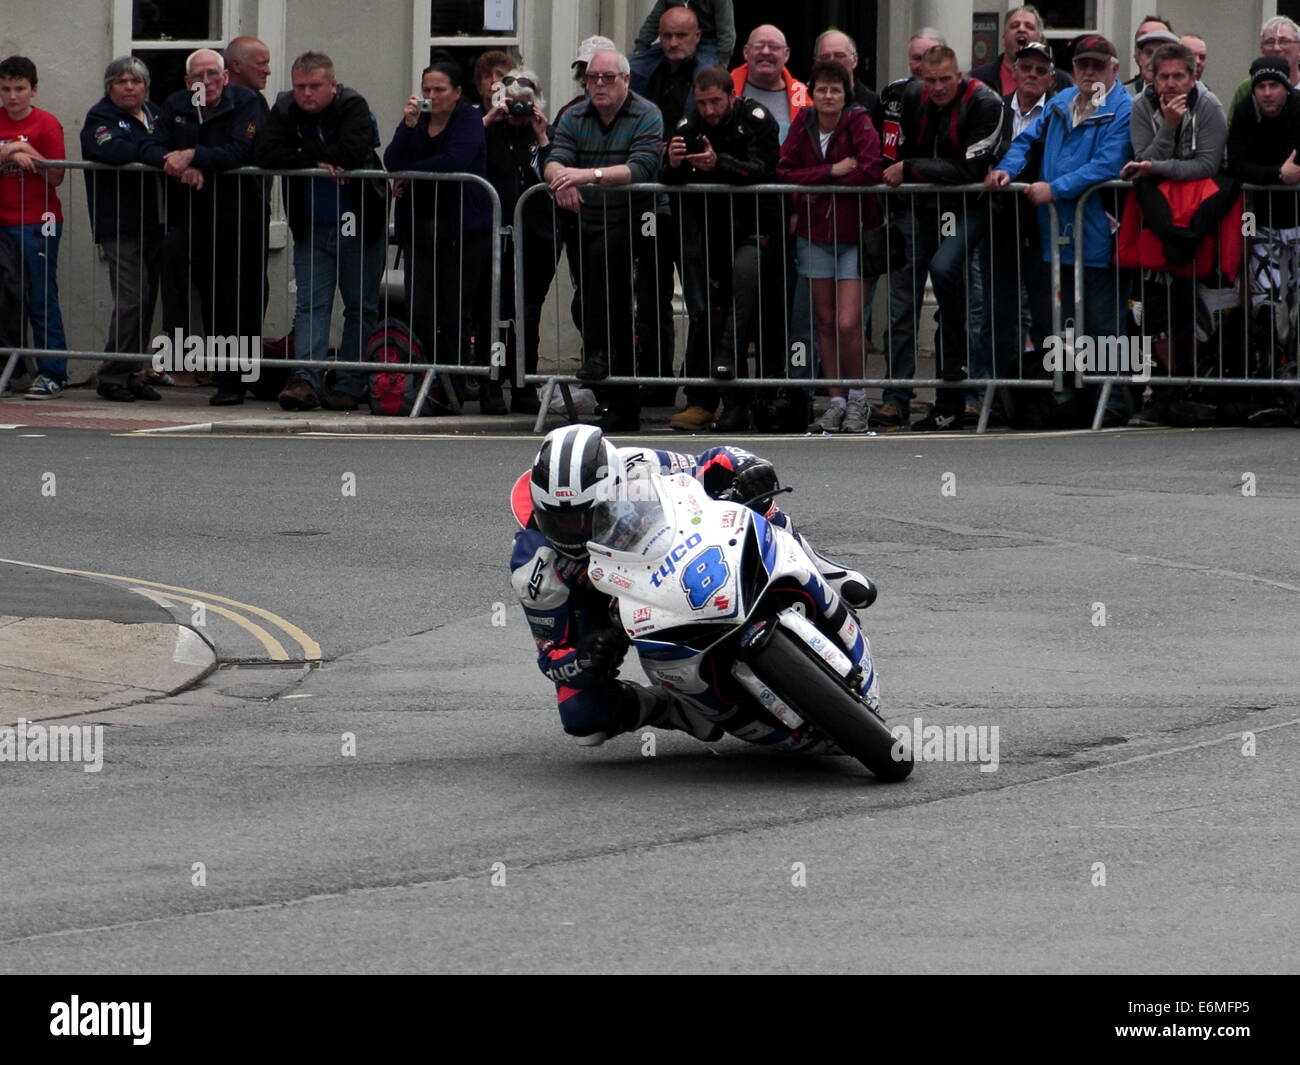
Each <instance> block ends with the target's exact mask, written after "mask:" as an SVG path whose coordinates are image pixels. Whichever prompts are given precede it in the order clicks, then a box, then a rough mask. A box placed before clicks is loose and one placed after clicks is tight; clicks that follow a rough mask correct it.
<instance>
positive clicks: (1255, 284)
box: [1071, 181, 1300, 429]
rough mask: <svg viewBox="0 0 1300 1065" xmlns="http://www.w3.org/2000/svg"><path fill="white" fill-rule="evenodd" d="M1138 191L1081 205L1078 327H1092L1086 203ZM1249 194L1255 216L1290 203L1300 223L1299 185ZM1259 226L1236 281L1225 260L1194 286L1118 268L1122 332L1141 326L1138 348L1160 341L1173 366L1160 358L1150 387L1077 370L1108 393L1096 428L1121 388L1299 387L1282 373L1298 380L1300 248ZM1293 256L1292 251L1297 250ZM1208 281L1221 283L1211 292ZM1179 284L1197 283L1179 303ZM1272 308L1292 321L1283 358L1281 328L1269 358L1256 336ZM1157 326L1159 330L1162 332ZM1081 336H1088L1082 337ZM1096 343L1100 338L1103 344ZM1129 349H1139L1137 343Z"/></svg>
mask: <svg viewBox="0 0 1300 1065" xmlns="http://www.w3.org/2000/svg"><path fill="white" fill-rule="evenodd" d="M1134 188H1135V186H1134V184H1132V183H1130V182H1128V181H1107V182H1103V183H1101V184H1098V185H1094V186H1092V187H1091V188H1089V189H1088V190H1087V191H1086V192H1084V194H1083V195H1082V196H1081V197H1080V198H1079V203H1078V207H1077V209H1076V211H1075V218H1074V229H1073V233H1072V235H1071V236H1072V239H1073V241H1074V244H1075V254H1074V260H1075V261H1074V279H1075V280H1074V319H1073V321H1074V322H1075V323H1085V322H1086V321H1087V319H1086V318H1085V317H1084V315H1085V311H1086V306H1087V301H1086V289H1087V285H1086V284H1085V281H1084V277H1085V275H1084V270H1085V264H1084V256H1083V255H1082V254H1080V249H1081V246H1082V240H1083V226H1084V212H1085V209H1086V207H1087V204H1088V202H1089V201H1090V200H1091V199H1092V198H1093V197H1094V196H1097V195H1100V194H1102V193H1103V192H1104V191H1105V190H1111V189H1119V190H1126V191H1127V194H1128V195H1134ZM1241 189H1242V191H1243V193H1244V198H1245V203H1244V209H1245V211H1246V212H1248V213H1252V212H1253V213H1255V214H1257V213H1258V212H1256V211H1255V208H1256V207H1257V206H1258V197H1260V196H1261V195H1265V196H1268V197H1270V199H1271V198H1272V197H1273V196H1279V195H1281V196H1286V197H1289V198H1290V199H1291V200H1292V203H1293V204H1294V209H1295V211H1296V214H1297V217H1300V189H1297V187H1296V186H1294V185H1249V184H1243V185H1242V186H1241ZM1229 210H1230V211H1231V208H1230V209H1229ZM1231 218H1232V216H1231V215H1230V216H1229V220H1228V222H1227V224H1228V225H1231ZM1298 224H1300V223H1298ZM1147 228H1148V227H1147V225H1146V220H1145V218H1143V219H1142V220H1141V222H1140V225H1139V235H1140V234H1141V233H1143V232H1145V231H1146V230H1147ZM1220 228H1221V226H1219V225H1216V226H1215V227H1214V232H1215V233H1216V235H1217V234H1218V233H1219V232H1220ZM1259 228H1261V227H1259V226H1257V225H1253V224H1247V223H1245V222H1243V223H1242V224H1241V239H1242V250H1241V262H1240V267H1239V270H1238V273H1237V275H1236V277H1235V278H1232V279H1228V278H1226V277H1225V276H1224V275H1223V274H1222V273H1221V271H1220V269H1219V267H1220V266H1221V265H1222V261H1221V259H1219V258H1216V261H1215V263H1214V265H1213V268H1212V269H1211V270H1209V271H1207V272H1206V273H1204V274H1199V275H1198V276H1192V277H1190V278H1187V277H1185V276H1182V275H1175V274H1173V272H1172V271H1170V270H1167V269H1166V270H1161V269H1156V268H1149V267H1148V268H1140V267H1139V268H1137V269H1126V268H1123V267H1120V266H1119V265H1118V263H1116V264H1115V265H1114V266H1113V267H1112V270H1113V277H1114V285H1115V296H1116V301H1117V303H1118V305H1119V310H1120V314H1119V318H1120V326H1119V327H1118V328H1119V330H1120V334H1121V337H1122V333H1123V326H1124V325H1128V324H1132V325H1134V326H1135V327H1136V328H1137V330H1138V334H1137V335H1136V336H1135V337H1134V338H1133V340H1138V339H1144V340H1145V339H1149V340H1151V341H1153V342H1154V343H1163V344H1164V346H1165V358H1164V359H1163V360H1156V362H1155V365H1151V366H1149V367H1148V370H1149V373H1150V378H1149V380H1141V379H1140V377H1141V376H1142V375H1135V374H1133V373H1131V372H1129V373H1125V372H1088V371H1081V370H1076V372H1075V374H1074V378H1075V382H1076V384H1077V385H1078V386H1083V385H1100V386H1101V391H1100V394H1099V396H1098V400H1097V407H1096V411H1095V412H1094V417H1093V423H1092V427H1093V428H1094V429H1098V428H1100V427H1101V424H1102V421H1103V418H1104V415H1105V410H1106V406H1107V403H1108V401H1109V399H1110V397H1111V395H1112V394H1113V391H1114V389H1115V388H1116V387H1129V388H1133V389H1138V388H1139V386H1141V387H1143V388H1144V387H1145V386H1147V385H1150V386H1151V387H1152V389H1153V394H1154V390H1155V389H1157V388H1161V389H1167V388H1189V389H1190V388H1202V389H1217V388H1226V389H1237V390H1240V389H1274V388H1278V389H1296V388H1300V379H1297V378H1296V377H1295V376H1292V375H1281V374H1279V370H1282V369H1286V368H1288V367H1289V368H1290V369H1291V370H1292V371H1293V372H1294V369H1295V365H1296V339H1297V333H1298V332H1300V329H1298V328H1297V324H1298V320H1300V318H1298V313H1297V312H1300V269H1297V267H1300V240H1290V239H1285V238H1284V239H1281V240H1276V241H1273V240H1268V239H1267V238H1266V237H1265V236H1263V235H1260V234H1259V233H1258V229H1259ZM1263 228H1265V229H1268V228H1271V227H1263ZM1297 236H1300V234H1297ZM1119 237H1120V233H1119V232H1117V233H1116V240H1118V239H1119ZM1264 243H1267V244H1268V248H1267V250H1263V251H1260V245H1261V244H1264ZM1288 248H1290V249H1293V251H1290V252H1289V251H1288ZM1215 251H1216V256H1218V255H1221V248H1220V242H1219V241H1218V240H1216V241H1215ZM1257 252H1258V254H1256V253H1257ZM1207 280H1213V281H1218V282H1220V283H1219V284H1217V285H1214V284H1206V283H1205V282H1206V281H1207ZM1178 281H1184V282H1190V283H1189V284H1182V285H1180V286H1178V294H1177V296H1175V285H1176V284H1177V282H1178ZM1256 304H1258V306H1257V305H1256ZM1266 306H1271V307H1273V308H1282V309H1283V310H1284V316H1285V321H1284V324H1283V329H1282V330H1281V332H1282V333H1283V334H1284V335H1283V337H1282V342H1283V343H1284V344H1285V345H1286V346H1285V348H1283V349H1282V350H1279V345H1278V330H1276V329H1273V328H1270V329H1269V335H1268V338H1267V343H1266V345H1265V346H1266V347H1267V351H1266V352H1261V351H1259V350H1258V348H1259V347H1260V346H1261V345H1260V344H1259V343H1258V340H1257V337H1256V336H1254V335H1252V331H1253V329H1254V328H1255V323H1254V322H1253V319H1255V318H1256V317H1257V314H1258V311H1259V310H1261V309H1262V308H1264V307H1266ZM1126 312H1127V313H1126ZM1153 320H1154V322H1155V323H1157V324H1156V325H1155V327H1154V328H1153V327H1152V322H1153ZM1160 323H1163V326H1161V324H1160ZM1237 323H1239V324H1240V329H1239V330H1237V329H1233V328H1232V327H1233V325H1234V324H1237ZM1271 324H1272V323H1270V325H1271ZM1189 325H1190V329H1189ZM1202 331H1205V332H1207V334H1208V335H1207V336H1206V337H1205V339H1202V338H1201V336H1200V333H1201V332H1202ZM1078 332H1079V333H1080V334H1082V332H1083V331H1082V330H1078ZM1153 333H1154V335H1153ZM1176 334H1177V335H1176ZM1188 338H1190V345H1188V344H1186V343H1183V344H1176V343H1175V340H1176V339H1177V340H1184V341H1186V340H1187V339H1188ZM1096 339H1098V338H1094V340H1096ZM1124 339H1127V338H1124ZM1127 346H1128V347H1131V346H1132V344H1131V343H1130V344H1128V345H1127ZM1188 348H1190V350H1187V349H1188ZM1207 349H1208V350H1207ZM1261 358H1263V362H1264V363H1266V365H1267V372H1266V373H1263V372H1255V373H1253V374H1252V373H1250V372H1246V371H1250V370H1252V369H1253V370H1255V371H1262V370H1263V369H1264V365H1263V364H1262V363H1261ZM1189 365H1190V368H1191V372H1190V373H1187V372H1175V369H1176V367H1177V368H1178V369H1185V368H1186V367H1188V366H1189Z"/></svg>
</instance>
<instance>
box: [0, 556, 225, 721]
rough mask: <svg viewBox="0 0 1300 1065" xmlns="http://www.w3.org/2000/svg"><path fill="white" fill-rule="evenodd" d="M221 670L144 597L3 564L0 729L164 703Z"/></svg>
mask: <svg viewBox="0 0 1300 1065" xmlns="http://www.w3.org/2000/svg"><path fill="white" fill-rule="evenodd" d="M216 664H217V659H216V653H215V651H214V650H213V648H212V647H211V645H210V644H209V643H208V642H207V640H206V639H205V638H204V637H203V636H202V635H201V634H200V633H199V632H198V631H197V630H196V629H193V628H191V627H189V626H186V625H181V624H178V623H177V622H176V620H175V619H174V618H173V617H172V615H171V614H170V613H169V612H168V611H167V610H165V609H164V608H163V607H162V606H160V605H159V604H157V603H155V602H153V601H152V600H150V599H149V598H147V597H146V596H144V595H143V594H140V593H138V592H134V591H130V590H127V589H123V588H120V587H117V586H115V585H112V584H108V583H104V582H101V581H97V580H92V579H90V578H86V577H80V576H74V575H72V574H68V573H63V572H60V571H58V570H55V569H46V568H43V567H35V566H18V565H12V564H8V563H0V725H14V724H16V723H17V722H18V719H19V718H25V719H26V720H28V721H42V720H48V719H52V718H63V717H70V716H74V715H78V714H89V713H96V712H99V711H103V710H113V709H117V708H119V707H124V706H134V705H137V704H139V703H143V702H150V701H152V700H155V699H161V698H164V697H166V696H169V695H175V694H177V693H178V692H181V691H184V690H185V689H187V688H190V687H192V686H193V685H195V684H197V683H198V682H199V681H201V680H202V679H203V678H204V677H206V676H207V675H208V674H209V673H210V672H211V671H212V670H213V669H215V668H216Z"/></svg>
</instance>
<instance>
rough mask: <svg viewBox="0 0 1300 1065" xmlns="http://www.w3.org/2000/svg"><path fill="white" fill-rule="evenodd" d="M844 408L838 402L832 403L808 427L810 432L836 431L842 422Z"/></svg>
mask: <svg viewBox="0 0 1300 1065" xmlns="http://www.w3.org/2000/svg"><path fill="white" fill-rule="evenodd" d="M844 411H845V408H844V407H841V406H840V405H839V404H838V403H832V404H831V405H830V406H829V407H827V408H826V412H825V413H824V414H823V415H822V416H821V417H820V418H818V419H817V420H816V421H815V422H813V423H812V425H810V426H809V427H808V429H809V431H810V432H814V433H838V432H839V431H840V426H841V425H843V424H844Z"/></svg>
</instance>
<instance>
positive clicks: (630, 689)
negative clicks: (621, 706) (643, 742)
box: [622, 681, 725, 743]
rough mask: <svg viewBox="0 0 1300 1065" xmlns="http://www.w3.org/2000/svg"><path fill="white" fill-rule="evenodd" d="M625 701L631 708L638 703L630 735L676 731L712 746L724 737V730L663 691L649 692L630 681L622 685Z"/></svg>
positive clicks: (652, 690) (650, 690)
mask: <svg viewBox="0 0 1300 1065" xmlns="http://www.w3.org/2000/svg"><path fill="white" fill-rule="evenodd" d="M622 684H623V698H624V699H625V700H628V705H629V706H631V705H632V704H633V702H634V703H635V707H636V713H637V719H636V724H635V725H633V726H632V728H631V729H629V731H635V730H636V729H640V728H660V729H673V730H675V731H677V732H686V733H689V734H690V735H692V736H694V737H695V738H696V739H697V740H703V741H704V742H705V743H712V742H714V741H715V740H720V739H721V738H722V737H723V736H724V735H725V733H724V732H723V730H722V728H721V726H719V725H715V724H714V723H713V722H712V721H709V720H708V719H707V718H706V717H705V716H704V715H703V714H701V713H700V712H699V711H698V710H696V709H694V708H693V707H690V706H687V705H686V704H685V703H683V702H681V701H680V700H678V699H675V698H673V696H672V694H671V693H670V692H668V691H666V690H665V689H663V688H647V687H644V686H642V685H640V684H633V683H632V682H631V681H623V682H622Z"/></svg>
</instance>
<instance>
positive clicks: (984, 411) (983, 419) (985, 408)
mask: <svg viewBox="0 0 1300 1065" xmlns="http://www.w3.org/2000/svg"><path fill="white" fill-rule="evenodd" d="M995 391H997V390H996V389H995V388H994V387H993V385H992V384H988V385H986V386H985V387H984V402H983V403H982V404H981V405H980V421H979V425H977V426H975V432H976V433H977V434H978V433H984V432H988V428H989V414H990V413H991V412H992V410H993V393H994V392H995Z"/></svg>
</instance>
